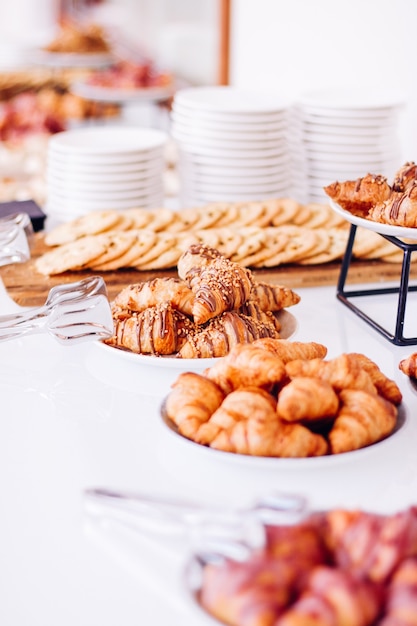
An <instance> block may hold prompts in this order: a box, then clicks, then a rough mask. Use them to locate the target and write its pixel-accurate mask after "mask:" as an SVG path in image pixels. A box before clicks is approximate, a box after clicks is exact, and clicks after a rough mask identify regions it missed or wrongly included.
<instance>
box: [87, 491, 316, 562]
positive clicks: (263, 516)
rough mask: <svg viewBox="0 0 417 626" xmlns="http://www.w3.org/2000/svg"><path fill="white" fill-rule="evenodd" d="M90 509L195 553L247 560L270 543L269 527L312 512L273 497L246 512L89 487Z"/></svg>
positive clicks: (288, 498) (293, 500)
mask: <svg viewBox="0 0 417 626" xmlns="http://www.w3.org/2000/svg"><path fill="white" fill-rule="evenodd" d="M84 495H85V503H86V509H87V511H88V512H89V513H90V514H92V515H95V516H98V517H99V518H101V519H102V520H116V521H118V522H121V523H124V524H128V525H129V526H130V527H132V525H133V526H134V527H135V528H136V529H137V530H138V531H140V532H150V533H152V534H158V535H165V536H167V535H168V536H170V537H171V538H181V539H185V540H186V541H187V543H188V544H189V545H190V546H191V548H192V549H198V550H204V551H210V552H217V553H222V554H228V555H229V556H231V557H232V558H235V559H239V560H242V559H245V558H247V557H248V556H249V554H250V552H251V551H252V550H254V549H257V548H261V547H263V546H264V545H265V540H266V529H265V527H266V525H282V524H292V523H295V522H297V521H300V519H302V518H303V517H304V516H305V515H306V511H307V507H306V501H305V500H304V498H302V497H298V496H292V495H287V494H283V493H271V494H269V495H268V496H267V497H266V498H262V499H260V500H259V501H257V502H256V503H255V504H254V505H253V506H251V507H249V508H245V509H225V508H214V507H203V506H200V505H197V504H194V503H190V502H183V501H180V500H170V499H167V498H155V497H153V496H147V495H143V494H137V493H132V492H123V491H112V490H109V489H100V488H99V489H88V490H86V491H85V493H84Z"/></svg>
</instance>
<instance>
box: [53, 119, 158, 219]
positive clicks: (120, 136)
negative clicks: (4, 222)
mask: <svg viewBox="0 0 417 626" xmlns="http://www.w3.org/2000/svg"><path fill="white" fill-rule="evenodd" d="M166 141H167V135H166V134H165V133H163V132H160V131H157V130H152V129H148V128H138V127H137V126H135V127H128V126H115V127H110V126H104V127H94V128H82V129H77V130H68V131H65V132H62V133H58V134H56V135H53V136H52V137H51V139H50V140H49V144H48V154H47V168H46V172H47V213H48V215H51V216H53V217H54V218H56V219H57V220H61V221H68V220H71V219H74V218H75V217H79V216H81V215H85V214H86V213H89V212H90V211H96V210H107V209H115V210H122V209H127V208H133V207H143V208H150V207H156V206H159V205H161V204H162V203H163V196H164V193H163V176H164V170H165V163H164V147H165V144H166Z"/></svg>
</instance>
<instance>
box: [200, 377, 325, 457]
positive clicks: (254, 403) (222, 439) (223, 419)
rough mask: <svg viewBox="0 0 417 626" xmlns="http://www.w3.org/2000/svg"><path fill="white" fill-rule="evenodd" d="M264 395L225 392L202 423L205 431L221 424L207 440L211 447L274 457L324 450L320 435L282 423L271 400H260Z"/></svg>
mask: <svg viewBox="0 0 417 626" xmlns="http://www.w3.org/2000/svg"><path fill="white" fill-rule="evenodd" d="M261 394H262V396H261ZM264 394H265V392H263V390H261V389H259V388H256V389H238V390H237V391H233V392H232V393H230V394H229V395H227V396H226V398H225V399H224V400H223V402H222V404H221V406H220V407H219V408H218V409H217V411H215V412H214V413H213V415H212V417H211V418H210V420H209V422H208V425H206V426H205V431H207V429H208V428H209V427H210V424H211V423H214V424H215V425H216V426H219V425H220V426H219V431H218V433H217V434H215V436H214V438H213V440H212V441H211V442H210V443H209V442H207V443H209V445H210V447H212V448H215V449H216V450H223V451H224V452H237V453H239V454H249V455H256V456H274V457H308V456H321V455H324V454H326V453H327V449H328V446H327V442H326V440H325V439H324V438H323V437H322V436H321V435H316V434H314V433H312V432H311V431H310V430H308V429H307V428H305V427H304V426H301V425H300V424H286V423H284V422H281V421H280V420H279V419H278V417H277V415H276V411H275V410H274V409H273V408H272V406H271V403H270V402H269V401H268V400H265V401H262V402H261V401H260V397H264ZM237 418H238V419H237ZM223 425H224V426H223ZM200 432H201V431H200Z"/></svg>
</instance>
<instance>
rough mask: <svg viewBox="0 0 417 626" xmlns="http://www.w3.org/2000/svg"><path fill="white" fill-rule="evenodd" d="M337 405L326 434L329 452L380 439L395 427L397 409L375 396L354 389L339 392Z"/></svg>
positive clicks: (352, 447)
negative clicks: (335, 413)
mask: <svg viewBox="0 0 417 626" xmlns="http://www.w3.org/2000/svg"><path fill="white" fill-rule="evenodd" d="M339 398H340V400H341V408H340V410H339V413H338V415H337V417H336V419H335V422H334V424H333V427H332V429H331V431H330V433H329V442H330V449H331V452H332V453H333V454H340V453H341V452H349V451H351V450H357V449H359V448H363V447H364V446H368V445H370V444H372V443H375V442H377V441H380V440H381V439H383V438H384V437H386V436H387V435H389V434H390V433H391V432H392V431H393V430H394V428H395V424H396V421H397V409H396V407H395V405H394V404H392V403H391V402H388V401H387V400H385V399H384V398H382V397H381V396H378V395H374V394H370V393H367V392H366V391H362V390H357V389H344V390H343V391H341V392H340V394H339Z"/></svg>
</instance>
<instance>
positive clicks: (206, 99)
mask: <svg viewBox="0 0 417 626" xmlns="http://www.w3.org/2000/svg"><path fill="white" fill-rule="evenodd" d="M174 102H175V104H176V106H179V107H186V108H187V107H188V108H191V109H198V110H199V111H207V112H216V113H219V112H220V113H224V114H232V115H233V114H235V113H244V114H246V115H249V116H250V115H256V114H262V115H263V114H266V113H272V114H276V113H282V112H283V111H285V110H286V108H287V106H288V101H287V100H286V99H284V98H283V97H282V96H280V95H277V94H274V93H266V92H263V91H260V90H252V91H248V90H244V89H238V88H235V87H228V86H214V87H212V86H205V87H191V88H188V89H180V90H179V91H177V92H176V94H175V97H174Z"/></svg>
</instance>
